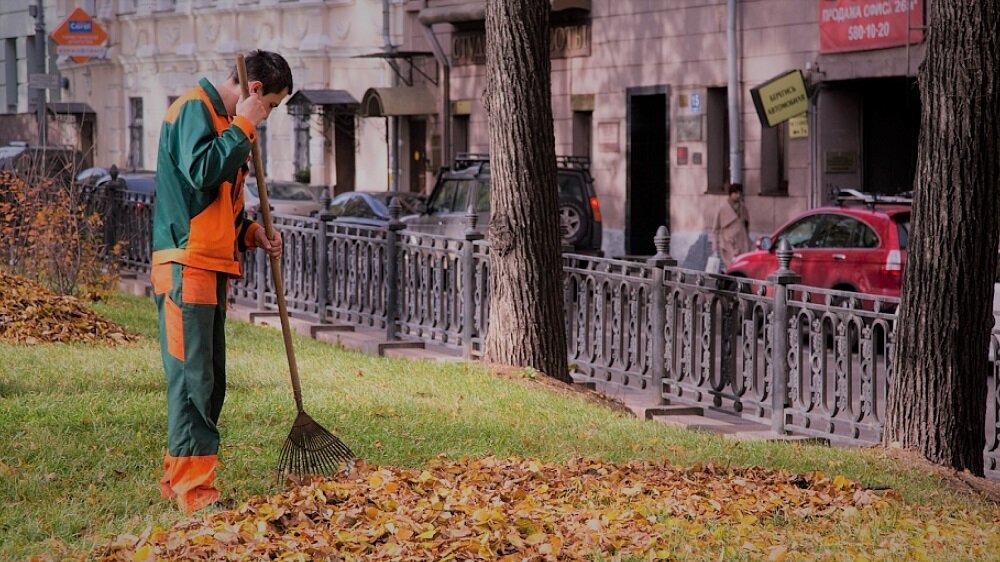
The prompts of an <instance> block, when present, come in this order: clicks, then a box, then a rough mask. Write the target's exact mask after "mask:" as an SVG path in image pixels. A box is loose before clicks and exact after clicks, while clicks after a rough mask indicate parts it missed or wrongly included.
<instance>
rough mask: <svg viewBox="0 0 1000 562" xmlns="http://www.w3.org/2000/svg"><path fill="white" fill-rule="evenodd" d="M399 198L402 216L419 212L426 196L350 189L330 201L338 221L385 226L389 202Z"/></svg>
mask: <svg viewBox="0 0 1000 562" xmlns="http://www.w3.org/2000/svg"><path fill="white" fill-rule="evenodd" d="M393 197H395V198H396V199H398V200H399V205H400V216H404V215H415V214H419V213H420V212H422V211H423V209H424V202H425V201H426V197H424V196H423V195H421V194H419V193H409V192H405V191H399V192H395V191H348V192H346V193H341V194H340V195H338V196H336V197H334V198H333V201H331V202H330V209H329V210H330V213H331V214H332V215H333V218H334V220H335V221H336V222H338V223H352V224H362V225H369V226H384V225H385V224H386V223H387V222H389V203H390V201H391V200H392V198H393Z"/></svg>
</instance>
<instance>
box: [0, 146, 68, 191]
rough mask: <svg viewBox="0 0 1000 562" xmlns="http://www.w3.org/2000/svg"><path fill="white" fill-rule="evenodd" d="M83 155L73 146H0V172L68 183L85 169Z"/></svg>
mask: <svg viewBox="0 0 1000 562" xmlns="http://www.w3.org/2000/svg"><path fill="white" fill-rule="evenodd" d="M84 161H85V158H84V156H83V153H81V152H80V151H79V150H77V149H75V148H73V147H71V146H58V145H52V146H33V145H29V144H27V143H24V142H16V143H10V144H9V145H7V146H0V171H2V170H9V171H12V172H16V173H20V174H27V175H29V176H30V175H37V176H42V177H50V178H61V179H64V180H66V181H67V183H68V182H69V181H70V180H72V179H73V175H74V173H75V172H76V171H77V170H82V169H83V167H84Z"/></svg>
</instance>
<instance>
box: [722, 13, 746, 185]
mask: <svg viewBox="0 0 1000 562" xmlns="http://www.w3.org/2000/svg"><path fill="white" fill-rule="evenodd" d="M726 9H727V19H726V40H727V43H728V53H727V59H728V60H727V62H728V63H729V85H728V86H729V87H728V88H727V89H726V93H727V97H728V98H729V181H730V182H732V183H739V184H742V183H743V147H742V146H741V145H740V139H741V137H742V136H743V135H742V134H740V133H741V130H740V129H741V127H740V124H741V123H742V117H743V116H742V115H740V113H739V111H740V93H741V92H740V90H739V76H738V73H737V62H738V61H737V58H736V55H737V53H736V15H737V14H736V0H727V5H726Z"/></svg>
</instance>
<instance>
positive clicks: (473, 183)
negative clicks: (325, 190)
mask: <svg viewBox="0 0 1000 562" xmlns="http://www.w3.org/2000/svg"><path fill="white" fill-rule="evenodd" d="M556 165H557V167H556V181H557V184H558V189H559V217H560V220H561V222H562V226H563V228H564V229H565V230H564V235H563V240H564V241H565V242H566V243H567V244H569V245H571V246H573V248H574V250H575V251H578V252H586V253H600V250H601V236H602V229H601V207H600V204H599V203H598V200H597V194H596V192H595V191H594V179H593V177H591V175H590V159H588V158H586V157H582V156H558V157H556ZM470 211H472V212H475V213H476V214H477V215H479V221H478V224H479V228H481V229H482V228H485V227H486V225H487V224H489V219H490V161H489V156H488V155H484V154H459V156H458V158H456V160H455V165H454V166H453V167H452V168H451V169H446V170H444V171H442V172H441V174H440V175H438V179H437V184H436V185H435V186H434V190H433V191H432V192H431V195H430V197H429V198H428V200H427V207H426V209H425V211H424V212H422V213H421V214H418V215H414V216H409V217H406V218H404V219H403V222H405V223H406V227H407V229H408V230H412V231H418V232H427V233H430V234H441V235H444V236H449V237H456V238H457V237H461V236H462V234H463V233H464V232H465V228H466V226H465V221H466V219H465V216H466V215H467V214H468V213H469V212H470Z"/></svg>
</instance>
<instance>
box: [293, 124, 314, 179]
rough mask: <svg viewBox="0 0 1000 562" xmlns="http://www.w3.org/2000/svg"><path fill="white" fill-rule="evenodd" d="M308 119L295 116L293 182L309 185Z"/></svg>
mask: <svg viewBox="0 0 1000 562" xmlns="http://www.w3.org/2000/svg"><path fill="white" fill-rule="evenodd" d="M309 118H310V114H309V113H305V114H302V115H295V116H294V119H295V181H300V182H302V183H309V179H310V178H309Z"/></svg>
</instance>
